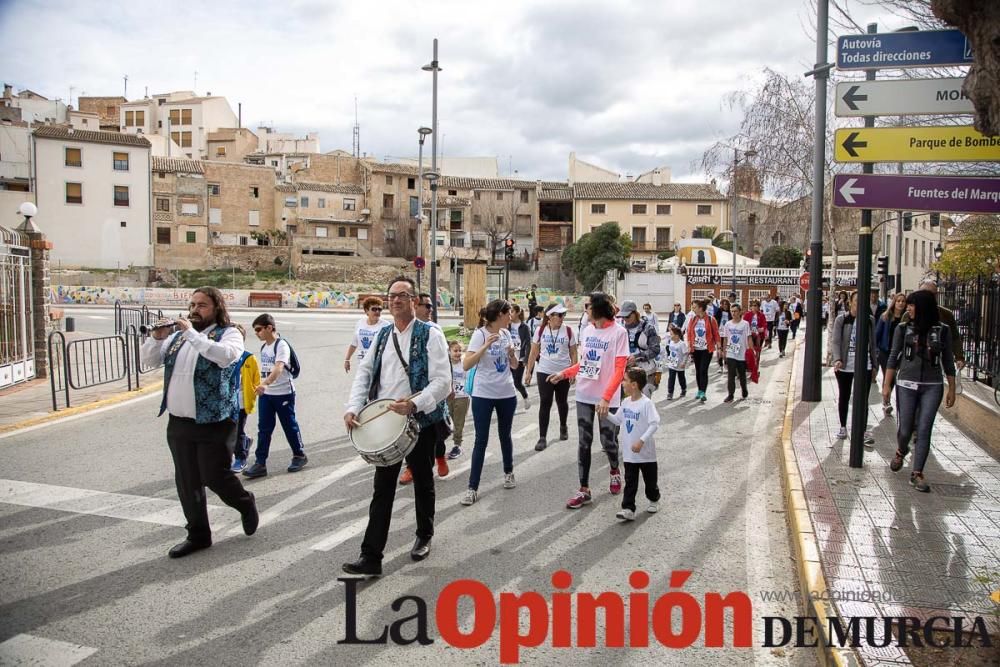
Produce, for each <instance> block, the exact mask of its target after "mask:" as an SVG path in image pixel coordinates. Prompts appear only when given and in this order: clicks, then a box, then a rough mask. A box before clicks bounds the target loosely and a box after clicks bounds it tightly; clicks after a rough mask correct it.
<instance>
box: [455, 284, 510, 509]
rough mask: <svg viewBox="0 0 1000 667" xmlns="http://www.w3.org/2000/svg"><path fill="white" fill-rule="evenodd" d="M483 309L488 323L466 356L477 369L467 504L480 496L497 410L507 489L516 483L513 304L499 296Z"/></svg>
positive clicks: (464, 499)
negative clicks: (511, 326)
mask: <svg viewBox="0 0 1000 667" xmlns="http://www.w3.org/2000/svg"><path fill="white" fill-rule="evenodd" d="M483 310H484V313H483V319H484V320H485V323H484V324H483V326H481V327H480V328H478V329H476V330H475V331H474V332H473V333H472V338H471V339H470V340H469V346H468V349H467V350H466V352H465V356H464V357H463V358H462V366H463V368H465V370H467V371H471V370H473V369H475V377H473V379H472V421H473V424H474V425H475V427H476V444H475V445H474V446H473V448H472V468H471V470H469V488H468V490H467V491H466V492H465V496H463V497H462V500H461V503H462V504H463V505H471V504H472V503H474V502H476V500H478V499H479V479H480V477H481V476H482V472H483V460H484V459H485V458H486V443H487V441H488V440H489V435H490V421H491V420H492V418H493V411H494V410H495V411H496V413H497V434H498V435H499V437H500V454H501V456H502V458H503V473H504V478H503V488H505V489H513V488H514V486H515V481H514V440H513V438H512V437H511V429H512V428H513V425H514V411H515V410H516V409H517V397H516V390H515V389H514V377H513V376H512V375H511V372H510V369H511V368H517V365H518V358H517V353H516V352H515V348H514V343H513V341H512V340H511V336H510V331H509V330H508V327H509V326H510V304H509V303H507V302H506V301H504V300H503V299H495V300H493V301H490V302H489V303H488V304H487V305H486V308H484V309H483Z"/></svg>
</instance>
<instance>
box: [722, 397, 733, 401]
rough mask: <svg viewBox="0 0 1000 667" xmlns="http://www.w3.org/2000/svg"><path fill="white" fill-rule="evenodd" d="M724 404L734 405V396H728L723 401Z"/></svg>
mask: <svg viewBox="0 0 1000 667" xmlns="http://www.w3.org/2000/svg"><path fill="white" fill-rule="evenodd" d="M722 402H723V403H732V402H733V397H732V396H726V397H725V398H724V399H722Z"/></svg>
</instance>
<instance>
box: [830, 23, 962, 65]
mask: <svg viewBox="0 0 1000 667" xmlns="http://www.w3.org/2000/svg"><path fill="white" fill-rule="evenodd" d="M971 64H972V47H971V46H970V45H969V40H968V39H967V38H966V36H965V35H963V34H962V33H961V31H959V30H920V31H916V32H885V33H877V34H874V35H844V36H842V37H839V38H838V39H837V68H838V69H886V68H892V67H939V66H942V65H971Z"/></svg>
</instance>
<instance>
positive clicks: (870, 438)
mask: <svg viewBox="0 0 1000 667" xmlns="http://www.w3.org/2000/svg"><path fill="white" fill-rule="evenodd" d="M865 444H866V445H874V444H875V434H874V433H872V432H871V431H865Z"/></svg>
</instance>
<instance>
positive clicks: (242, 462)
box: [229, 459, 247, 472]
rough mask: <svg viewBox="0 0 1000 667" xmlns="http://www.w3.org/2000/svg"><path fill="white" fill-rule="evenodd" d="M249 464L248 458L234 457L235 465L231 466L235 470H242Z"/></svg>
mask: <svg viewBox="0 0 1000 667" xmlns="http://www.w3.org/2000/svg"><path fill="white" fill-rule="evenodd" d="M246 465H247V460H246V459H233V465H232V466H231V467H230V468H229V469H230V470H232V471H233V472H242V471H243V468H245V467H246Z"/></svg>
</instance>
